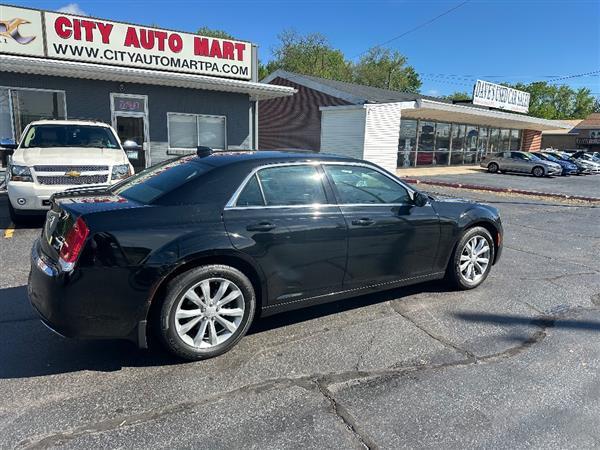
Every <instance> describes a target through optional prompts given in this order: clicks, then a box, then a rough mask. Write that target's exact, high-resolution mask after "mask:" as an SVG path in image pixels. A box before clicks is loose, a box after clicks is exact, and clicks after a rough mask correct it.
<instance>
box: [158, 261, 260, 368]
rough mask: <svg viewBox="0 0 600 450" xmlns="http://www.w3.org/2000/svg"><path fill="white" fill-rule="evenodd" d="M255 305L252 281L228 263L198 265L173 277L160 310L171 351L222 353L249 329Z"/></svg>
mask: <svg viewBox="0 0 600 450" xmlns="http://www.w3.org/2000/svg"><path fill="white" fill-rule="evenodd" d="M255 309H256V297H255V294H254V288H253V287H252V283H251V282H250V280H249V279H248V278H247V277H246V276H245V275H244V274H243V273H242V272H240V271H239V270H237V269H234V268H233V267H229V266H224V265H208V266H202V267H198V268H195V269H192V270H189V271H188V272H185V273H183V274H181V275H179V276H178V277H176V278H174V279H173V280H172V281H171V282H170V283H169V285H168V286H167V293H166V296H165V299H164V301H163V304H162V308H161V312H160V328H159V331H160V336H161V338H162V341H163V342H164V343H165V345H166V347H167V349H168V350H170V351H171V352H172V353H174V354H176V355H177V356H179V357H181V358H184V359H188V360H200V359H206V358H212V357H214V356H218V355H221V354H223V353H225V352H227V351H228V350H229V349H231V348H232V347H233V346H234V345H235V344H237V342H238V341H239V340H240V339H241V338H242V337H243V336H244V335H245V334H246V332H247V331H248V328H249V327H250V324H251V323H252V319H253V317H254V312H255Z"/></svg>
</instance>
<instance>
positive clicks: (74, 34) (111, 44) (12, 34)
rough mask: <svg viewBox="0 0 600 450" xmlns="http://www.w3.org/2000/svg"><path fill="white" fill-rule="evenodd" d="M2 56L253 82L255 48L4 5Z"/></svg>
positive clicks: (1, 12)
mask: <svg viewBox="0 0 600 450" xmlns="http://www.w3.org/2000/svg"><path fill="white" fill-rule="evenodd" d="M0 53H10V54H17V55H27V56H40V57H46V58H52V59H63V60H70V61H81V62H88V63H98V64H107V65H114V66H127V67H135V68H139V69H154V70H161V71H170V72H179V73H190V74H197V75H211V76H215V77H222V78H235V79H241V80H250V79H251V78H252V44H250V43H249V42H243V41H234V40H229V39H218V38H212V37H205V36H199V35H197V34H193V33H181V32H178V31H170V30H163V29H158V28H152V27H143V26H139V25H130V24H126V23H121V22H111V21H107V20H102V19H95V18H90V17H81V16H74V15H71V14H62V13H54V12H44V11H38V10H33V9H26V8H16V7H12V6H4V5H0Z"/></svg>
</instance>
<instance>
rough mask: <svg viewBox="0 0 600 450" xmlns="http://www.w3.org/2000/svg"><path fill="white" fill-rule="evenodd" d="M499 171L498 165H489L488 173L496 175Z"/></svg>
mask: <svg viewBox="0 0 600 450" xmlns="http://www.w3.org/2000/svg"><path fill="white" fill-rule="evenodd" d="M498 169H499V167H498V164H496V163H489V164H488V172H490V173H496V172H498Z"/></svg>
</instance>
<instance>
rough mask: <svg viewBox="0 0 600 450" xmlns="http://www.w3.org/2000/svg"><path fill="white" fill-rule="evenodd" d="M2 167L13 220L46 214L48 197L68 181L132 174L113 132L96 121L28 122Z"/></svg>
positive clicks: (94, 181)
mask: <svg viewBox="0 0 600 450" xmlns="http://www.w3.org/2000/svg"><path fill="white" fill-rule="evenodd" d="M3 147H5V148H9V149H10V150H13V151H14V153H13V155H12V158H11V162H10V163H9V165H8V168H7V190H8V199H9V202H8V209H9V214H10V217H11V219H12V221H13V222H14V223H19V222H20V221H21V220H22V219H23V217H24V216H25V215H32V214H39V213H45V211H46V210H47V209H49V207H50V196H51V195H52V194H54V193H56V192H61V191H64V190H65V189H68V188H70V187H73V186H83V185H87V186H89V185H92V186H93V185H97V186H98V185H105V184H114V183H116V182H117V181H120V180H122V179H124V178H127V177H128V176H130V175H131V174H133V167H132V166H131V164H130V163H129V160H128V159H127V155H126V154H125V152H124V150H123V147H121V144H120V142H119V138H118V137H117V134H116V133H115V131H114V130H113V129H112V127H110V126H109V125H107V124H105V123H101V122H90V121H79V120H77V121H75V120H41V121H35V122H31V123H30V124H29V125H27V127H26V128H25V130H24V131H23V135H22V139H21V142H20V143H19V144H13V145H8V146H7V145H6V144H4V145H3Z"/></svg>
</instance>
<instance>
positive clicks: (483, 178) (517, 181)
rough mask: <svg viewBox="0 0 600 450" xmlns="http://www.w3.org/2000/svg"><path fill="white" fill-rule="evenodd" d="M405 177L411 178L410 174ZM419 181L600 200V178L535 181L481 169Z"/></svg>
mask: <svg viewBox="0 0 600 450" xmlns="http://www.w3.org/2000/svg"><path fill="white" fill-rule="evenodd" d="M405 176H407V177H410V175H409V174H408V175H407V174H405ZM416 178H418V179H419V180H420V181H423V182H427V181H442V182H446V183H462V184H475V185H479V186H490V187H493V188H502V189H505V188H509V189H523V190H528V191H537V192H544V193H550V194H556V193H560V194H567V195H578V196H583V197H595V198H600V175H579V176H568V177H550V178H548V177H545V178H536V177H533V176H531V175H528V174H513V173H510V174H509V173H504V174H501V173H495V174H493V173H487V172H485V171H483V169H482V171H481V172H471V173H463V174H444V175H423V176H418V177H416Z"/></svg>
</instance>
